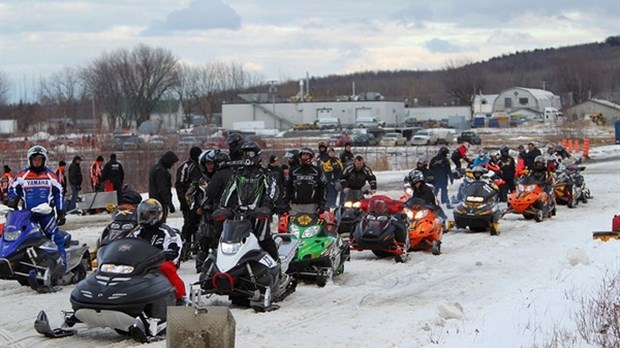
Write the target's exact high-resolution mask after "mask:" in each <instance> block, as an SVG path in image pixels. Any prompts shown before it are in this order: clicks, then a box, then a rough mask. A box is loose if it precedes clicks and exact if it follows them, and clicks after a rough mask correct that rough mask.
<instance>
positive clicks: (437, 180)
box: [430, 146, 454, 209]
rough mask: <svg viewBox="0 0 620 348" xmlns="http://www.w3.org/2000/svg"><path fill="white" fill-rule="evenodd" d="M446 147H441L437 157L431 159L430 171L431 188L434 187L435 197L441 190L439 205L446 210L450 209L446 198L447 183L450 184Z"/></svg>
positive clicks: (450, 174) (451, 179)
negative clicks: (431, 174) (443, 206)
mask: <svg viewBox="0 0 620 348" xmlns="http://www.w3.org/2000/svg"><path fill="white" fill-rule="evenodd" d="M448 153H450V150H448V148H447V147H445V146H442V147H441V148H440V149H439V152H438V153H437V156H435V157H433V158H432V159H431V164H430V169H431V172H432V173H433V186H434V187H435V192H434V194H435V195H436V194H437V193H439V190H441V203H444V204H446V206H447V207H448V209H450V208H451V205H450V199H449V198H448V181H449V182H450V183H452V182H453V181H454V179H453V178H452V172H451V170H450V160H448Z"/></svg>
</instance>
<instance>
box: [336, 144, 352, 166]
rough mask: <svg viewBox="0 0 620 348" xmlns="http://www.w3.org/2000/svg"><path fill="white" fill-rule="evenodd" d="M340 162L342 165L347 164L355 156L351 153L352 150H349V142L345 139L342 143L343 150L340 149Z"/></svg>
mask: <svg viewBox="0 0 620 348" xmlns="http://www.w3.org/2000/svg"><path fill="white" fill-rule="evenodd" d="M339 157H340V163H342V165H343V166H345V167H346V166H347V165H348V164H349V163H350V162H351V161H353V158H355V156H354V155H353V152H352V151H351V142H350V141H347V142H346V143H344V150H342V152H341V153H340V156H339Z"/></svg>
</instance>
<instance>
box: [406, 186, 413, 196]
mask: <svg viewBox="0 0 620 348" xmlns="http://www.w3.org/2000/svg"><path fill="white" fill-rule="evenodd" d="M405 193H406V194H408V195H410V196H411V195H413V189H412V188H411V187H406V188H405Z"/></svg>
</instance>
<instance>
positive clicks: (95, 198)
mask: <svg viewBox="0 0 620 348" xmlns="http://www.w3.org/2000/svg"><path fill="white" fill-rule="evenodd" d="M80 198H81V199H80V200H78V201H77V202H76V203H75V211H76V212H77V213H79V214H81V215H86V214H97V213H99V212H101V211H104V210H105V211H108V210H109V209H110V208H111V209H112V210H113V209H114V208H116V206H117V205H118V202H117V198H116V191H101V192H92V193H85V194H83V195H81V196H80ZM112 205H113V206H112Z"/></svg>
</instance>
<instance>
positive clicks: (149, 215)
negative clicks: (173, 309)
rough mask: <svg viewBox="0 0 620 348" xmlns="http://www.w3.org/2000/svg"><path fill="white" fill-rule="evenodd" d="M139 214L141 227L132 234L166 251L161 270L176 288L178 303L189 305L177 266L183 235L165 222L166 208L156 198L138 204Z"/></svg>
mask: <svg viewBox="0 0 620 348" xmlns="http://www.w3.org/2000/svg"><path fill="white" fill-rule="evenodd" d="M137 215H138V224H139V225H140V227H139V228H138V229H137V230H136V231H135V232H133V233H132V235H131V236H132V237H135V238H142V239H144V240H146V241H148V242H149V243H151V245H152V246H154V247H156V248H157V249H160V250H162V251H163V252H164V253H165V255H166V262H164V263H163V264H162V265H161V268H160V269H161V272H162V273H163V274H164V275H165V276H166V278H168V280H169V281H170V283H171V284H172V285H173V286H174V287H175V289H176V297H177V305H187V304H188V300H187V299H186V298H185V295H186V292H185V284H184V283H183V279H181V277H179V275H178V274H177V268H176V266H175V265H176V264H178V261H179V258H180V257H181V249H182V246H183V241H182V239H181V235H180V234H178V233H177V232H175V230H174V229H172V227H170V226H168V225H166V224H165V223H163V216H164V209H163V207H162V206H161V203H159V201H157V200H156V199H154V198H148V199H146V200H144V201H143V202H141V203H140V204H138V208H137Z"/></svg>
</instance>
